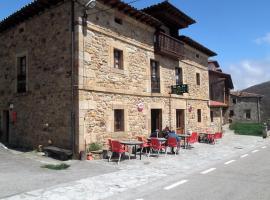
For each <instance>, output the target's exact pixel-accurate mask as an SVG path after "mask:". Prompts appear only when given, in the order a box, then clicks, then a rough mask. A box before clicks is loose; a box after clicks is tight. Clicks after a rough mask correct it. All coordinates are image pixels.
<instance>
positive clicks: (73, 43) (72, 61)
mask: <svg viewBox="0 0 270 200" xmlns="http://www.w3.org/2000/svg"><path fill="white" fill-rule="evenodd" d="M70 2H71V124H70V125H71V142H72V152H73V156H75V155H76V152H75V147H76V144H75V141H76V135H75V134H76V131H75V124H76V123H75V101H74V99H75V98H74V94H75V92H74V66H75V53H74V52H75V50H74V48H75V3H74V0H71V1H70Z"/></svg>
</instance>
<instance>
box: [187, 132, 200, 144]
mask: <svg viewBox="0 0 270 200" xmlns="http://www.w3.org/2000/svg"><path fill="white" fill-rule="evenodd" d="M188 140H189V141H188V142H189V143H195V142H198V133H196V132H193V133H192V134H191V136H190V137H189V139H188Z"/></svg>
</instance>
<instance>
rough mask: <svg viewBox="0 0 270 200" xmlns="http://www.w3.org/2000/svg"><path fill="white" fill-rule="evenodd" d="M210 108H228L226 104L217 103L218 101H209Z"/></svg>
mask: <svg viewBox="0 0 270 200" xmlns="http://www.w3.org/2000/svg"><path fill="white" fill-rule="evenodd" d="M209 104H210V107H228V105H227V104H225V103H223V102H219V101H212V100H210V103H209Z"/></svg>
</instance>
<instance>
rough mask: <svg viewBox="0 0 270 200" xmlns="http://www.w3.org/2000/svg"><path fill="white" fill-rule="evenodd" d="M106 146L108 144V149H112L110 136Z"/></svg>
mask: <svg viewBox="0 0 270 200" xmlns="http://www.w3.org/2000/svg"><path fill="white" fill-rule="evenodd" d="M108 146H109V151H111V150H112V139H111V138H109V139H108Z"/></svg>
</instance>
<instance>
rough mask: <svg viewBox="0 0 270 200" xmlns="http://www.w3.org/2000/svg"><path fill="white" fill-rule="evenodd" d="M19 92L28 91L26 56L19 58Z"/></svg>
mask: <svg viewBox="0 0 270 200" xmlns="http://www.w3.org/2000/svg"><path fill="white" fill-rule="evenodd" d="M17 92H18V93H24V92H26V56H22V57H18V58H17Z"/></svg>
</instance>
